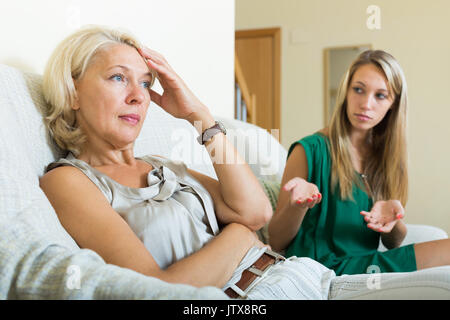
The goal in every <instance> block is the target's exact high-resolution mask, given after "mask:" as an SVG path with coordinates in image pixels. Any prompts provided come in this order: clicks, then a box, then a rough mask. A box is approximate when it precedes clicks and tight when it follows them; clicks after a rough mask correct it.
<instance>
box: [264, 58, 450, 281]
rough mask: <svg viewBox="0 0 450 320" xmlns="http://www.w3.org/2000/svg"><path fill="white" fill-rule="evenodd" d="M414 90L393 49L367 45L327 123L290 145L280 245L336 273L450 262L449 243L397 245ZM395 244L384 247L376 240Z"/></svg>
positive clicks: (277, 224) (274, 227)
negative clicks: (409, 94)
mask: <svg viewBox="0 0 450 320" xmlns="http://www.w3.org/2000/svg"><path fill="white" fill-rule="evenodd" d="M406 114H407V88H406V81H405V77H404V74H403V71H402V69H401V67H400V65H399V64H398V62H397V61H396V60H395V59H394V58H393V57H392V56H391V55H390V54H388V53H386V52H384V51H380V50H376V51H373V50H368V51H365V52H363V53H362V54H360V55H359V57H358V58H357V59H356V60H355V61H354V62H353V63H352V64H351V66H350V67H349V69H348V71H347V73H346V74H345V77H344V79H343V80H342V83H341V86H340V89H339V93H338V97H337V105H336V109H335V111H334V114H333V116H332V119H331V121H330V124H329V127H327V128H324V129H322V130H321V131H319V132H317V133H315V134H313V135H310V136H307V137H305V138H303V139H301V140H299V141H297V142H295V143H293V144H292V145H291V147H290V148H289V152H288V160H287V164H286V168H285V171H284V175H283V179H282V186H283V187H282V188H281V191H280V195H279V199H278V205H277V210H276V212H275V214H274V217H273V219H272V220H271V222H270V225H269V238H270V244H271V246H272V248H273V249H274V250H276V251H280V250H285V251H286V256H292V255H296V256H307V257H311V258H313V259H315V260H317V261H319V262H321V263H322V264H324V265H325V266H327V267H328V268H331V269H333V270H334V271H335V272H336V274H337V275H340V274H358V273H366V272H373V271H377V272H397V271H403V272H406V271H415V270H418V269H423V268H428V267H433V266H440V265H448V264H450V242H449V241H450V240H439V241H432V242H426V243H421V244H411V245H407V246H400V245H401V243H402V241H403V239H404V238H405V235H406V232H407V229H406V226H405V224H404V223H403V221H402V218H403V217H404V215H405V210H404V207H405V205H406V202H407V198H408V168H407V152H406V137H405V135H406V132H405V131H406ZM380 237H381V240H382V242H383V244H384V245H385V246H386V247H387V248H388V249H389V250H388V251H386V252H378V251H377V248H378V245H379V241H380Z"/></svg>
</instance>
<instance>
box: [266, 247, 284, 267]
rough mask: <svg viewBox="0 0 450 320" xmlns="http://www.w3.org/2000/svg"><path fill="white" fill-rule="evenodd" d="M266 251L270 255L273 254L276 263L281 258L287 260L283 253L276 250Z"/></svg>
mask: <svg viewBox="0 0 450 320" xmlns="http://www.w3.org/2000/svg"><path fill="white" fill-rule="evenodd" d="M265 253H266V254H268V255H269V256H271V257H272V258H275V263H277V262H278V261H281V260H286V258H285V257H283V256H282V255H281V254H279V253H277V252H275V251H272V250H267V251H266V252H265ZM275 263H274V264H275Z"/></svg>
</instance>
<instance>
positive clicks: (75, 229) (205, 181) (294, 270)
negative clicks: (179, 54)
mask: <svg viewBox="0 0 450 320" xmlns="http://www.w3.org/2000/svg"><path fill="white" fill-rule="evenodd" d="M156 76H157V78H158V79H159V81H160V84H161V86H162V88H163V90H164V91H163V93H162V94H158V93H157V92H155V91H153V90H152V89H151V85H152V83H153V81H154V80H155V77H156ZM44 93H45V96H46V99H47V101H48V104H49V109H48V110H47V113H46V124H47V126H48V129H49V131H50V133H51V135H52V136H53V138H54V139H55V141H56V142H57V143H58V145H59V146H60V147H61V148H62V149H64V150H67V151H68V155H67V157H66V158H64V159H60V160H59V161H57V162H55V163H52V164H50V165H49V166H48V169H47V170H48V172H47V173H46V174H45V175H44V176H43V177H42V179H41V181H40V185H41V188H42V189H43V190H44V192H45V194H46V195H47V197H48V198H49V200H50V202H51V204H52V205H53V207H54V208H55V211H56V212H57V214H58V217H59V219H60V221H61V223H62V225H63V226H64V227H65V228H66V229H67V231H68V232H69V233H70V235H71V236H72V237H73V238H74V239H75V241H76V242H77V243H78V245H79V246H80V247H83V248H89V249H92V250H94V251H96V252H97V253H98V254H100V255H101V256H102V257H103V259H104V260H105V261H106V262H108V263H111V264H115V265H118V266H122V267H126V268H129V269H132V270H135V271H137V272H140V273H142V274H145V275H148V276H152V277H156V278H159V279H161V280H164V281H167V282H173V283H186V284H190V285H194V286H217V287H220V288H223V290H225V291H226V292H227V294H229V296H231V297H238V296H241V297H249V298H259V299H261V298H271V299H283V298H295V299H323V298H327V295H328V290H329V286H330V282H331V280H332V279H333V277H334V272H333V271H331V270H329V269H327V268H325V267H323V266H322V265H320V264H319V263H317V262H315V261H313V260H311V259H309V258H301V259H298V258H293V259H290V260H286V261H283V260H284V259H283V258H282V257H280V256H278V255H276V254H274V253H272V252H271V251H270V250H268V248H267V246H265V245H264V244H263V243H261V242H260V241H259V240H258V239H257V237H256V235H255V231H256V230H258V229H259V228H261V227H262V226H263V225H264V224H265V223H267V222H268V221H269V219H270V218H271V215H272V211H271V206H270V203H269V201H268V199H267V197H266V196H265V194H264V192H263V190H262V189H261V187H260V185H259V183H258V181H257V179H256V178H255V176H254V175H253V174H252V172H251V170H250V169H249V166H248V165H247V164H246V163H245V162H244V161H243V160H242V159H241V157H240V156H239V154H237V152H236V150H235V149H234V148H233V146H232V145H231V144H230V143H229V142H228V141H227V138H226V135H225V131H224V130H223V128H222V127H221V126H220V124H217V123H216V122H215V121H214V118H213V117H212V115H211V113H210V111H209V110H208V108H207V107H206V106H205V105H203V104H202V103H201V102H200V101H199V100H198V99H197V98H196V97H195V96H194V94H193V93H192V92H191V91H190V90H189V89H188V87H187V86H186V85H185V84H184V82H183V81H182V79H180V77H179V76H178V75H177V74H176V73H175V72H174V70H173V69H172V68H171V67H170V65H169V64H168V63H167V61H166V60H165V59H164V57H162V56H161V55H160V54H159V53H157V52H155V51H153V50H150V49H148V48H145V47H143V46H142V45H140V44H139V43H138V42H137V41H136V40H135V39H134V38H133V37H132V36H130V35H128V34H126V33H123V32H120V31H117V30H111V29H108V28H102V27H90V28H84V29H82V30H80V31H78V32H76V33H74V34H72V35H71V36H69V37H68V38H67V39H65V40H64V41H63V42H62V43H61V44H60V45H59V46H58V47H57V48H56V50H55V52H54V54H53V55H52V57H51V59H50V61H49V63H48V66H47V68H46V71H45V74H44ZM151 100H153V101H154V102H155V103H156V104H158V105H159V106H160V107H161V108H163V109H164V110H165V111H167V112H168V113H170V114H171V115H173V116H175V117H177V118H181V119H185V120H187V121H189V122H190V123H191V124H193V125H194V124H195V127H196V128H197V129H198V133H199V142H200V143H201V144H205V145H209V144H214V148H208V150H209V152H211V150H213V151H214V152H215V154H214V156H213V155H211V156H212V159H213V163H214V169H215V171H216V173H217V177H218V180H215V179H212V178H209V177H207V176H205V175H202V174H200V173H198V172H195V171H193V170H190V169H187V168H186V166H185V165H184V164H182V163H179V162H174V161H171V160H170V159H165V158H162V157H159V156H151V155H148V156H145V157H142V158H136V157H135V156H134V152H133V146H134V142H135V140H136V138H137V137H138V135H139V132H140V130H141V128H142V125H143V122H144V119H145V116H146V112H147V108H148V106H149V103H150V101H151ZM198 123H201V126H198V125H197V124H198ZM193 143H198V142H197V141H194V142H193ZM149 152H151V150H149ZM224 154H226V158H227V159H237V161H236V163H225V164H221V163H219V162H217V161H214V159H223V157H222V156H221V155H224ZM230 155H232V156H231V157H230ZM219 226H221V227H219ZM268 271H269V272H268ZM263 272H264V277H260V276H261V274H262V273H263ZM271 272H272V273H274V274H275V275H273V276H272V278H271V275H270V273H271ZM304 275H308V277H307V278H305V277H304ZM273 277H276V279H277V280H276V281H275V279H274V278H273ZM273 282H276V283H277V284H276V285H273Z"/></svg>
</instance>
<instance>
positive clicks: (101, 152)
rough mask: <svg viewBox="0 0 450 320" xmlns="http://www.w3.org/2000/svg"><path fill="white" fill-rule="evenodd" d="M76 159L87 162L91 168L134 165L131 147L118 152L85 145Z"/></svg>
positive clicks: (134, 159) (134, 160)
mask: <svg viewBox="0 0 450 320" xmlns="http://www.w3.org/2000/svg"><path fill="white" fill-rule="evenodd" d="M77 158H78V159H80V160H83V161H85V162H87V163H88V164H89V165H91V166H92V167H100V166H109V165H130V166H134V165H136V158H135V157H134V150H133V146H129V147H126V148H123V149H119V150H118V149H111V148H105V147H96V146H92V145H85V146H84V147H83V149H82V151H81V153H80V155H79V156H78V157H77Z"/></svg>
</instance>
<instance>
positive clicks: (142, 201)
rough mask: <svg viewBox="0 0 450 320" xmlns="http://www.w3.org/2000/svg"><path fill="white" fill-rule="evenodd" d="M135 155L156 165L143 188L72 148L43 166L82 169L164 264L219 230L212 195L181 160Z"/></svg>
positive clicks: (254, 251)
mask: <svg viewBox="0 0 450 320" xmlns="http://www.w3.org/2000/svg"><path fill="white" fill-rule="evenodd" d="M137 159H140V160H143V161H145V162H147V163H149V164H151V165H152V166H153V168H154V169H153V170H151V171H150V172H149V174H148V177H147V181H148V187H146V188H131V187H127V186H124V185H121V184H120V183H118V182H116V181H114V180H113V179H111V178H109V177H108V176H107V175H105V174H104V173H102V172H100V171H98V170H96V169H95V168H93V167H91V166H90V165H89V164H88V163H86V162H84V161H82V160H79V159H76V158H75V157H74V156H73V155H72V154H71V153H69V155H68V156H67V157H66V158H63V159H60V160H58V161H56V162H53V163H51V164H50V165H49V166H48V167H47V171H49V170H51V169H53V168H56V167H59V166H64V165H70V166H74V167H76V168H78V169H80V170H81V171H82V172H83V173H84V174H85V175H86V176H87V177H88V178H89V179H90V180H91V181H92V182H93V183H94V184H95V185H96V186H97V187H98V188H99V189H100V190H101V191H102V192H103V194H104V195H105V197H106V198H107V199H108V201H109V203H110V204H111V206H112V208H113V209H114V210H115V211H116V212H117V213H119V214H120V216H121V217H122V218H123V219H124V220H125V221H126V222H127V223H128V225H129V226H130V227H131V229H132V230H133V231H134V233H135V234H136V235H137V236H138V238H139V239H140V240H141V241H142V242H143V243H144V245H145V247H146V248H147V250H149V251H150V253H151V254H152V256H153V258H154V259H155V261H156V262H157V263H158V265H159V267H160V268H162V269H165V268H167V267H168V266H170V265H171V264H173V263H175V262H176V261H178V260H180V259H183V258H185V257H187V256H189V255H191V254H192V253H194V252H196V251H198V250H200V249H201V248H202V247H203V246H204V245H205V244H206V243H208V242H209V241H210V240H211V239H212V238H214V236H215V235H217V234H218V233H219V226H218V222H217V218H216V215H215V213H214V205H213V200H212V198H211V196H210V194H209V193H208V191H207V190H206V189H205V188H204V187H203V186H202V185H201V184H200V183H199V182H198V181H197V180H196V179H194V178H193V177H192V176H191V175H190V174H189V173H188V171H187V167H186V165H185V164H184V163H183V162H180V161H172V160H169V159H165V158H162V157H157V156H150V155H148V156H144V157H140V158H137ZM264 251H266V248H257V247H253V248H251V249H250V250H249V251H248V252H247V254H246V255H245V257H244V258H243V259H242V261H241V262H240V264H239V266H238V267H237V268H236V270H235V271H234V273H233V276H232V277H231V279H230V280H229V281H228V283H227V284H226V285H225V286H224V287H223V290H226V289H227V288H228V287H229V286H231V285H233V284H235V283H236V282H238V281H239V279H240V277H241V274H242V272H243V271H244V270H245V269H246V268H248V267H250V266H251V265H252V264H253V263H254V262H255V261H256V260H257V259H258V258H259V257H260V256H261V255H262V254H263V253H264ZM217 254H220V252H218V253H217Z"/></svg>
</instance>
